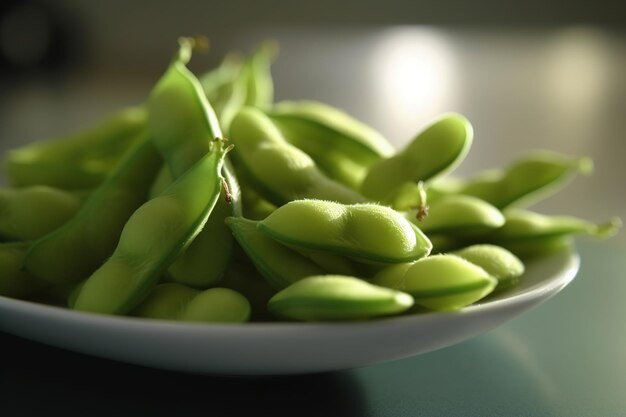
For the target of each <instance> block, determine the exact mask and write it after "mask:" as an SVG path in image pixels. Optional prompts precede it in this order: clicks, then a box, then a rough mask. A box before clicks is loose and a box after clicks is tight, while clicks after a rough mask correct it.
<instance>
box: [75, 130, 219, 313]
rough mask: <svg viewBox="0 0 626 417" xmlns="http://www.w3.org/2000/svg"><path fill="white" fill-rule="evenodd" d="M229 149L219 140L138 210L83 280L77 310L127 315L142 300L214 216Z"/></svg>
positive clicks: (77, 300)
mask: <svg viewBox="0 0 626 417" xmlns="http://www.w3.org/2000/svg"><path fill="white" fill-rule="evenodd" d="M229 149H230V148H226V147H225V146H224V141H223V140H220V139H218V140H215V141H214V142H213V146H212V150H211V153H209V154H207V155H206V156H205V157H204V158H202V159H201V160H200V161H198V163H196V164H195V165H194V166H193V167H191V168H190V169H189V170H188V171H187V172H186V173H185V174H183V175H182V176H180V177H179V178H178V179H177V180H176V181H174V183H172V185H171V186H170V187H168V188H167V189H166V190H165V191H164V192H163V193H162V194H161V195H160V196H158V197H156V198H153V199H152V200H149V201H148V202H147V203H145V204H144V205H142V206H141V207H139V209H137V210H136V211H135V213H134V214H133V215H132V216H131V217H130V219H129V220H128V222H127V223H126V225H125V226H124V229H123V230H122V234H121V236H120V241H119V244H118V246H117V248H116V249H115V251H114V252H113V254H112V255H111V257H110V258H109V259H108V260H107V261H106V262H105V263H104V264H103V265H102V266H101V267H100V268H99V269H98V270H96V271H95V272H94V273H93V274H92V275H91V276H90V277H89V278H88V279H87V280H86V282H85V283H84V284H83V286H82V288H81V290H80V293H79V294H78V296H77V298H76V302H75V305H74V308H75V309H77V310H82V311H90V312H97V313H104V314H126V313H128V312H129V311H131V310H132V309H133V308H135V307H136V306H137V305H138V304H139V303H140V302H141V300H142V299H143V298H144V297H145V296H146V295H147V294H148V293H149V291H150V290H151V288H152V287H153V286H154V285H155V284H156V283H157V282H158V280H159V278H160V277H161V274H162V273H163V272H164V271H165V270H166V269H167V268H168V267H169V266H170V265H171V263H172V262H173V261H174V259H175V258H176V257H177V256H178V255H179V254H180V253H181V252H182V251H183V250H184V249H185V248H186V247H187V246H188V245H189V244H190V243H191V241H193V239H194V238H195V237H196V236H197V235H198V233H199V232H200V230H201V229H202V227H203V226H204V224H205V223H206V221H207V219H208V218H209V216H210V214H211V211H212V210H213V207H214V206H215V203H216V202H217V200H218V197H219V195H220V191H221V189H222V183H223V178H222V175H221V172H222V165H223V163H224V158H225V156H226V153H227V152H228V151H229Z"/></svg>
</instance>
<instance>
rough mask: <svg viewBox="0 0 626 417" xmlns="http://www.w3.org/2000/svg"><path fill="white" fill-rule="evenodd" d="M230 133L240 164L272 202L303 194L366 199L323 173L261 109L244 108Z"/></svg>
mask: <svg viewBox="0 0 626 417" xmlns="http://www.w3.org/2000/svg"><path fill="white" fill-rule="evenodd" d="M230 133H231V139H232V141H233V143H234V144H235V146H236V148H235V152H234V154H235V156H236V157H237V158H236V162H238V165H237V166H238V167H241V169H243V170H244V175H245V176H246V178H249V179H250V181H254V186H255V188H256V190H257V191H258V192H259V193H260V194H261V195H262V196H263V197H264V198H266V199H267V200H269V201H270V202H272V203H274V204H276V205H278V206H280V205H283V204H285V203H286V202H288V201H291V200H297V199H302V198H316V199H324V200H332V201H338V202H342V203H361V202H365V201H366V199H365V198H364V197H363V196H361V195H360V194H358V193H357V192H356V191H354V190H352V189H350V188H348V187H346V186H345V185H343V184H340V183H338V182H336V181H333V180H331V179H330V178H328V177H327V176H326V175H324V174H323V173H322V172H321V171H320V170H319V169H318V167H317V166H316V165H315V162H314V161H313V160H312V159H311V158H310V157H309V156H308V155H307V154H306V153H304V152H303V151H301V150H300V149H298V148H296V147H294V146H293V145H290V144H289V143H288V142H287V141H286V140H285V139H284V138H283V136H282V134H281V133H280V131H279V130H278V128H277V127H276V126H275V125H274V124H273V123H272V121H271V119H269V117H267V116H266V115H265V114H263V112H261V111H260V110H258V109H254V108H251V107H246V108H244V109H242V110H241V111H240V112H239V113H238V114H237V116H235V118H234V119H233V122H232V124H231V132H230Z"/></svg>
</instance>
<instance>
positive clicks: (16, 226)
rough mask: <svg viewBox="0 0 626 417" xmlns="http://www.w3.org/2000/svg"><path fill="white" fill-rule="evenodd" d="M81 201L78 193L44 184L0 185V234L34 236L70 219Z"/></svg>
mask: <svg viewBox="0 0 626 417" xmlns="http://www.w3.org/2000/svg"><path fill="white" fill-rule="evenodd" d="M82 203H83V199H82V196H81V195H80V194H76V193H72V192H69V191H64V190H61V189H57V188H53V187H49V186H46V185H33V186H30V187H25V188H0V237H2V238H3V239H5V240H13V241H15V240H33V239H38V238H40V237H42V236H44V235H46V234H48V233H50V232H52V231H53V230H55V229H57V228H59V227H61V226H62V225H63V224H65V223H66V222H67V221H68V220H70V219H71V218H72V217H73V216H74V215H75V214H76V213H77V212H78V210H79V209H80V207H81V205H82Z"/></svg>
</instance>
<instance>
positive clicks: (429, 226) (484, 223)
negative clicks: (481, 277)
mask: <svg viewBox="0 0 626 417" xmlns="http://www.w3.org/2000/svg"><path fill="white" fill-rule="evenodd" d="M406 217H407V218H408V219H409V220H410V221H412V222H413V223H415V225H417V226H418V227H419V228H420V229H421V230H422V232H424V233H426V234H427V235H430V234H446V235H449V234H451V235H455V236H472V235H480V234H483V233H486V232H489V231H491V230H493V229H497V228H498V227H501V226H502V225H503V224H504V215H503V214H502V213H501V212H500V210H498V209H497V208H495V207H494V206H492V205H491V204H489V203H487V202H486V201H483V200H481V199H479V198H476V197H472V196H465V195H458V194H453V195H448V196H445V197H442V198H440V199H438V200H435V201H434V202H432V203H430V205H429V209H428V215H427V216H425V217H423V218H422V219H421V220H420V219H418V210H417V209H413V210H411V211H409V212H407V214H406Z"/></svg>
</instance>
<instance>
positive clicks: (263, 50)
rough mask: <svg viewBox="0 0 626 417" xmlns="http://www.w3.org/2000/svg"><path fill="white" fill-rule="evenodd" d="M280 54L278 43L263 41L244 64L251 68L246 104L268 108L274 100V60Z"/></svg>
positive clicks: (262, 108)
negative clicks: (272, 68) (272, 69)
mask: <svg viewBox="0 0 626 417" xmlns="http://www.w3.org/2000/svg"><path fill="white" fill-rule="evenodd" d="M276 55H278V43H276V42H274V41H266V42H263V43H262V44H261V45H260V46H259V47H258V48H257V49H256V51H254V53H253V54H252V56H251V57H250V58H249V59H248V60H247V62H246V63H245V64H244V65H246V66H247V67H248V68H249V70H248V71H249V76H248V78H247V83H246V87H247V88H246V100H245V104H246V106H253V107H257V108H259V109H261V110H267V109H269V108H270V107H271V106H272V103H273V102H274V80H273V79H272V72H271V67H272V62H274V59H275V58H276Z"/></svg>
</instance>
